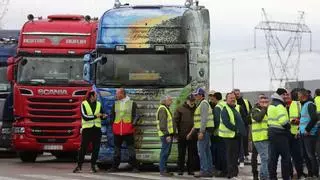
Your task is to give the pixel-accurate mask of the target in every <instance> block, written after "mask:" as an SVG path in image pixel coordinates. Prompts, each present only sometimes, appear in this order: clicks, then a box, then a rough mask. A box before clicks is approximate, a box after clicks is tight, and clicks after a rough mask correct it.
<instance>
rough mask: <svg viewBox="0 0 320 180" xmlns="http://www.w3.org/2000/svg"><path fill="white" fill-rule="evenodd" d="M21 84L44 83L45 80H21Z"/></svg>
mask: <svg viewBox="0 0 320 180" xmlns="http://www.w3.org/2000/svg"><path fill="white" fill-rule="evenodd" d="M19 83H20V84H29V85H43V84H45V81H44V80H43V81H37V80H28V81H19Z"/></svg>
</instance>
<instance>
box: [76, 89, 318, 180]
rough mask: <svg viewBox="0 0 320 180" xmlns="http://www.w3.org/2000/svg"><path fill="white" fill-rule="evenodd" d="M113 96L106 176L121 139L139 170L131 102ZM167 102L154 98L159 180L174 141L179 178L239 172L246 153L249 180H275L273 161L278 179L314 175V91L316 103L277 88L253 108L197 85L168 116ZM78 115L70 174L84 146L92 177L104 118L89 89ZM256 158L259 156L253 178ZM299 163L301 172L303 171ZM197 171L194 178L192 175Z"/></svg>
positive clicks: (234, 95)
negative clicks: (111, 153) (77, 137)
mask: <svg viewBox="0 0 320 180" xmlns="http://www.w3.org/2000/svg"><path fill="white" fill-rule="evenodd" d="M116 96H117V101H116V102H115V104H114V106H113V109H112V111H111V114H110V115H111V116H112V117H111V119H112V120H111V125H112V130H113V134H114V145H115V151H114V161H113V165H112V168H111V169H109V170H108V172H115V171H117V168H118V166H119V164H120V159H121V158H120V155H121V153H120V152H121V151H120V150H121V145H122V143H123V142H126V145H127V148H128V152H129V163H130V164H131V165H132V166H133V172H139V170H138V162H137V160H136V154H135V148H134V126H135V124H136V123H137V121H138V116H137V113H136V108H137V105H136V103H135V102H133V101H132V100H131V99H130V98H129V97H128V96H127V95H126V93H125V90H124V89H122V88H120V89H118V90H117V93H116ZM207 98H208V100H207ZM172 102H173V99H172V97H170V96H168V95H165V96H163V97H161V100H160V105H159V107H158V109H157V112H156V122H157V130H158V132H157V133H158V135H159V137H160V140H161V143H162V148H161V152H160V157H159V158H160V161H159V170H160V175H161V176H166V177H168V176H172V175H173V173H172V172H170V171H169V170H168V168H167V161H168V158H169V156H170V153H171V147H172V144H173V139H174V138H177V140H178V168H179V172H178V175H183V174H184V172H187V173H188V174H189V175H194V176H195V177H213V176H215V177H226V178H233V177H237V176H238V173H239V169H238V167H243V166H244V162H245V160H247V161H248V159H249V158H248V156H249V149H251V151H252V154H251V166H252V174H253V178H254V179H255V180H257V179H261V180H267V179H268V180H269V179H270V180H275V179H277V164H278V158H279V156H281V171H282V173H281V174H282V178H283V179H284V180H289V179H291V178H292V177H293V175H294V174H296V177H297V178H298V179H299V178H302V177H308V178H315V179H317V178H319V165H318V163H319V162H318V159H317V157H318V156H320V154H319V149H317V148H316V144H317V141H319V139H318V134H319V123H318V122H319V119H320V89H317V90H316V92H315V98H312V97H311V95H310V91H308V90H306V89H294V90H292V91H291V92H290V93H289V92H288V91H287V90H286V89H283V88H279V89H278V90H277V91H276V92H275V93H274V94H273V95H272V96H271V100H269V98H268V97H267V96H266V95H264V94H260V95H259V96H258V101H257V103H256V104H255V105H254V107H252V106H251V104H250V102H249V101H248V100H247V99H244V98H243V97H242V96H241V93H240V90H239V89H234V90H233V91H232V92H230V93H227V95H226V97H225V99H223V97H222V94H221V93H220V92H215V91H210V92H208V93H207V92H206V91H205V90H204V89H202V88H198V89H197V90H196V91H195V92H193V93H192V94H190V95H189V96H188V97H187V98H186V100H185V102H184V104H183V105H182V106H181V107H178V108H177V109H176V110H175V112H171V111H170V105H171V104H172ZM81 114H82V142H81V148H80V151H79V159H78V165H77V166H76V168H75V169H74V172H79V171H81V169H82V164H83V159H84V155H85V153H86V150H87V147H88V145H89V143H90V142H92V147H93V152H92V159H91V170H92V172H96V169H95V163H96V160H97V156H98V152H99V147H100V141H101V119H104V118H106V117H107V115H106V114H105V113H104V112H103V110H102V107H101V104H100V103H99V102H98V101H97V95H96V93H95V92H94V91H92V92H90V93H89V95H88V97H87V99H86V100H85V101H83V103H82V106H81ZM251 141H252V144H251ZM318 143H319V142H318ZM249 147H251V148H249ZM186 154H187V158H186ZM258 155H259V156H260V159H261V166H260V173H258V163H257V162H258V161H257V157H258ZM317 155H318V156H317ZM186 159H187V161H185V160H186ZM304 164H306V167H307V169H308V172H307V173H305V172H304V171H303V169H304V168H303V165H304ZM198 169H200V173H198V174H195V171H197V170H198ZM294 171H295V172H296V173H294Z"/></svg>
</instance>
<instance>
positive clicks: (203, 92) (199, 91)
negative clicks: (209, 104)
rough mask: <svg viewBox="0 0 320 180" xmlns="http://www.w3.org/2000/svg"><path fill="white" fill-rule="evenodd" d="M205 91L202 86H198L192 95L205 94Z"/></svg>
mask: <svg viewBox="0 0 320 180" xmlns="http://www.w3.org/2000/svg"><path fill="white" fill-rule="evenodd" d="M205 94H206V91H205V90H204V89H202V88H198V89H197V90H196V91H195V92H194V93H192V95H205Z"/></svg>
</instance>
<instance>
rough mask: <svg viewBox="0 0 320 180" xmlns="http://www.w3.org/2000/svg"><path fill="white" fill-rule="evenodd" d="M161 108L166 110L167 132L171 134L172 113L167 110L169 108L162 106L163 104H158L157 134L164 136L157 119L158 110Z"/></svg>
mask: <svg viewBox="0 0 320 180" xmlns="http://www.w3.org/2000/svg"><path fill="white" fill-rule="evenodd" d="M161 108H164V109H165V110H166V112H167V130H168V132H169V134H173V122H172V115H171V113H170V111H169V109H168V108H167V107H166V106H164V105H160V106H159V108H158V110H157V117H156V119H157V129H158V135H159V136H160V137H161V136H164V134H163V133H162V131H161V130H160V120H159V111H160V109H161Z"/></svg>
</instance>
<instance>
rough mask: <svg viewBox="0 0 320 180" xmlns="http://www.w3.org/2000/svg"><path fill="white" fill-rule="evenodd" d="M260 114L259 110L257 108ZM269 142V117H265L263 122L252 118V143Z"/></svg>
mask: <svg viewBox="0 0 320 180" xmlns="http://www.w3.org/2000/svg"><path fill="white" fill-rule="evenodd" d="M256 110H258V111H259V112H260V111H261V110H260V109H259V108H256ZM265 140H268V116H267V115H265V116H264V117H263V120H262V121H261V122H257V121H256V120H255V119H253V118H252V141H253V142H258V141H265Z"/></svg>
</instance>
